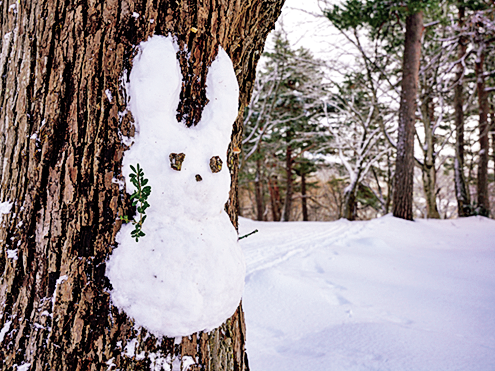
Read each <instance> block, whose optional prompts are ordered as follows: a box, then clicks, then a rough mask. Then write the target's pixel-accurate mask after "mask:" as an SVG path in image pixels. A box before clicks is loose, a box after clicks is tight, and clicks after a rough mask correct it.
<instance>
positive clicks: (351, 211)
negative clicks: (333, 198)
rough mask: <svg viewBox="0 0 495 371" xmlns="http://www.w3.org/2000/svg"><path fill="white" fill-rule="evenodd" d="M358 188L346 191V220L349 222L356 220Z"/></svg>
mask: <svg viewBox="0 0 495 371" xmlns="http://www.w3.org/2000/svg"><path fill="white" fill-rule="evenodd" d="M355 188H356V186H353V188H352V189H346V190H345V193H344V218H346V219H347V220H355V219H356V189H355Z"/></svg>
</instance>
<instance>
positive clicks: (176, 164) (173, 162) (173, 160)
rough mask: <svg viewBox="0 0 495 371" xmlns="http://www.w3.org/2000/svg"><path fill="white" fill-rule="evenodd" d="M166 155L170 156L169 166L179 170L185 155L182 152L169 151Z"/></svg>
mask: <svg viewBox="0 0 495 371" xmlns="http://www.w3.org/2000/svg"><path fill="white" fill-rule="evenodd" d="M168 157H169V158H170V167H171V168H172V169H174V170H177V171H180V170H181V169H182V163H183V162H184V159H185V158H186V155H185V154H184V153H171V154H170V155H169V156H168Z"/></svg>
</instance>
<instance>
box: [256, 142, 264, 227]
mask: <svg viewBox="0 0 495 371" xmlns="http://www.w3.org/2000/svg"><path fill="white" fill-rule="evenodd" d="M256 152H257V154H256V155H257V158H256V178H255V179H254V188H255V198H256V220H260V221H261V220H263V214H264V203H263V189H262V187H263V185H262V183H261V158H260V153H259V150H257V151H256Z"/></svg>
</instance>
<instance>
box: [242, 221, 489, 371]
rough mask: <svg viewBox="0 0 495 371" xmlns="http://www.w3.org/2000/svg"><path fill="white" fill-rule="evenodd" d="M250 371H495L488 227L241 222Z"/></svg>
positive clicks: (430, 223)
mask: <svg viewBox="0 0 495 371" xmlns="http://www.w3.org/2000/svg"><path fill="white" fill-rule="evenodd" d="M254 229H258V230H259V233H256V234H254V235H252V236H250V237H248V238H246V239H243V240H241V246H242V247H243V250H244V253H245V256H246V263H247V276H246V288H245V293H244V296H243V306H244V311H245V318H246V326H247V352H248V358H249V365H250V368H251V370H252V371H282V370H283V371H291V370H294V371H295V370H298V371H299V370H312V371H318V370H321V371H327V370H332V371H364V370H377V371H378V370H379V371H387V370H390V371H397V370H400V371H407V370H410V371H429V370H435V371H443V370H445V371H447V370H456V371H473V370H476V371H493V370H495V221H493V220H491V219H487V218H483V217H471V218H463V219H455V220H417V221H415V222H410V221H405V220H401V219H397V218H394V217H392V216H389V215H388V216H385V217H382V218H379V219H375V220H371V221H356V222H349V221H346V220H339V221H336V222H289V223H272V222H254V221H251V220H248V219H241V220H240V234H241V235H243V234H247V233H249V232H251V231H252V230H254Z"/></svg>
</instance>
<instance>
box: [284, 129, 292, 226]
mask: <svg viewBox="0 0 495 371" xmlns="http://www.w3.org/2000/svg"><path fill="white" fill-rule="evenodd" d="M287 135H288V138H287V149H286V152H285V156H286V157H285V159H286V160H285V174H286V177H287V179H286V182H287V183H286V185H287V187H286V190H285V202H284V213H283V216H282V221H283V222H288V221H289V220H290V215H291V211H292V193H293V191H292V185H293V184H292V183H293V179H292V147H291V145H290V141H291V140H292V137H291V136H289V134H287Z"/></svg>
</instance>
